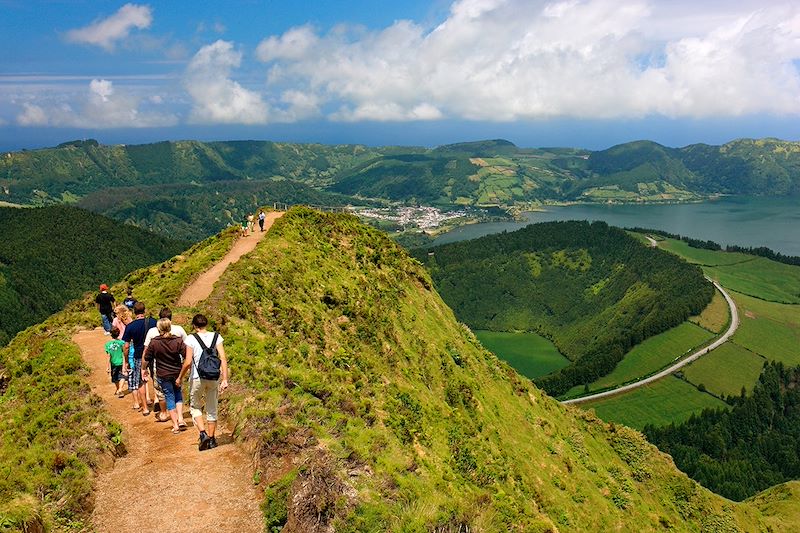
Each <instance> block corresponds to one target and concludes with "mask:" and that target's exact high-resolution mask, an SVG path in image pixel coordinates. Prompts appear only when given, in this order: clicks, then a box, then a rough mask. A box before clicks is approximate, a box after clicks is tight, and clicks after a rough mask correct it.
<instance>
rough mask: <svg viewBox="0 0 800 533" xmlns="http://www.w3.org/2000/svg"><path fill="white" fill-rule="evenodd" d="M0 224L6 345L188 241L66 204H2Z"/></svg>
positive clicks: (1, 328) (1, 326)
mask: <svg viewBox="0 0 800 533" xmlns="http://www.w3.org/2000/svg"><path fill="white" fill-rule="evenodd" d="M0 228H3V238H2V239H0V346H1V345H3V344H5V343H7V342H8V340H9V339H10V338H11V337H12V336H13V335H14V334H16V333H17V332H18V331H20V330H22V329H23V328H26V327H27V326H30V325H31V324H35V323H36V322H39V321H41V320H43V319H44V318H45V317H47V316H48V315H50V314H51V313H54V312H55V311H58V310H59V309H61V308H62V307H63V306H64V304H65V303H66V302H67V301H69V300H70V299H72V298H75V297H77V296H79V295H80V294H82V293H83V292H84V291H87V290H92V289H96V288H97V285H98V284H99V283H108V284H111V283H112V282H114V281H116V280H119V279H120V278H121V277H122V276H124V275H125V274H126V273H128V272H130V271H131V270H134V269H136V268H139V267H141V266H143V265H149V264H152V263H155V262H157V261H163V260H164V259H166V258H167V257H170V256H172V255H175V254H177V253H178V252H180V251H181V250H183V249H184V248H186V242H185V241H177V240H172V239H167V238H164V237H161V236H157V235H154V234H152V233H149V232H147V231H144V230H141V229H139V228H134V227H131V226H125V225H123V224H120V223H118V222H115V221H113V220H110V219H108V218H106V217H103V216H100V215H96V214H94V213H91V212H89V211H85V210H83V209H77V208H74V207H66V206H51V207H44V208H34V209H14V208H7V207H6V208H3V207H0ZM123 296H124V294H120V293H118V294H117V297H118V299H120V300H121V299H122V297H123Z"/></svg>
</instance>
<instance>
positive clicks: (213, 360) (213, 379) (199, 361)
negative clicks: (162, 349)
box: [176, 314, 228, 451]
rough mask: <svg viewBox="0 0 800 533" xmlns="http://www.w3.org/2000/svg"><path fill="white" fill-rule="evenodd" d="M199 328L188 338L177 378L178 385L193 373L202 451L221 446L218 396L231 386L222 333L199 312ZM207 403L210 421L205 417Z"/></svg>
mask: <svg viewBox="0 0 800 533" xmlns="http://www.w3.org/2000/svg"><path fill="white" fill-rule="evenodd" d="M192 326H193V327H194V330H195V332H194V333H193V334H192V335H189V337H188V338H187V339H186V359H185V360H184V361H183V368H181V373H180V375H179V376H178V379H177V381H176V383H177V385H178V387H180V385H181V383H183V378H184V376H186V375H187V374H189V373H190V372H191V374H190V376H191V377H190V378H189V379H190V384H191V385H190V391H191V392H190V398H191V399H190V404H189V405H190V407H191V412H192V419H194V425H195V427H196V428H197V429H198V430H199V431H200V442H199V445H198V448H199V449H200V451H203V450H209V449H211V448H216V447H217V439H216V436H215V434H216V430H217V398H218V394H219V393H220V392H222V391H224V390H225V389H227V388H228V361H227V359H226V358H225V349H224V348H223V347H222V337H221V336H220V334H219V333H216V332H213V331H208V330H207V329H206V327H207V326H208V319H207V318H206V317H205V315H201V314H197V315H194V318H192ZM203 404H205V411H206V421H205V422H204V421H203Z"/></svg>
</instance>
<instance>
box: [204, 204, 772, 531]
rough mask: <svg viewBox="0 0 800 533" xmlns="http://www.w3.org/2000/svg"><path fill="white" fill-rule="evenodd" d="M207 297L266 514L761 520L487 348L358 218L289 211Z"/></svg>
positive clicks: (504, 520)
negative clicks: (559, 398)
mask: <svg viewBox="0 0 800 533" xmlns="http://www.w3.org/2000/svg"><path fill="white" fill-rule="evenodd" d="M211 298H212V302H211V303H210V304H209V309H210V310H211V313H212V316H213V318H214V320H215V322H216V325H217V327H219V328H220V329H222V331H223V335H224V336H225V338H226V343H227V345H228V352H229V354H230V360H231V367H232V369H233V381H234V382H235V383H236V384H237V387H236V389H235V390H234V392H233V393H232V394H231V395H229V396H228V400H227V412H228V414H229V416H231V418H232V419H233V421H234V423H235V424H236V428H237V435H238V436H239V438H241V439H243V440H244V441H246V442H248V443H249V444H250V445H251V446H253V447H254V453H255V456H256V457H257V458H258V460H259V472H258V473H257V475H256V478H257V479H259V480H261V483H263V484H264V488H265V495H266V500H265V504H264V509H265V520H266V522H267V526H268V529H270V530H278V529H279V528H280V527H282V526H283V525H284V524H286V525H288V526H290V528H292V529H293V530H302V529H303V527H306V528H311V529H313V528H314V527H322V526H325V525H332V526H333V527H334V528H335V529H336V530H337V531H387V530H388V531H432V530H437V531H458V530H462V531H463V530H465V529H464V528H465V527H466V526H469V527H470V528H471V530H474V531H600V530H604V529H608V528H613V529H617V530H632V529H636V530H637V531H660V530H663V529H664V528H672V530H676V531H739V530H749V531H758V530H763V529H765V523H764V522H763V521H762V518H761V516H760V514H759V511H757V510H756V509H755V508H754V507H751V506H747V505H735V504H732V503H731V502H728V501H726V500H723V499H721V498H718V497H716V496H714V495H712V494H711V493H709V492H707V491H705V490H704V489H701V488H700V487H699V486H698V485H696V484H695V483H694V482H691V481H689V480H688V479H687V478H686V477H685V476H684V475H683V474H681V473H679V472H678V471H677V470H675V468H674V467H673V465H672V463H671V461H670V460H669V458H668V457H666V456H664V455H662V454H660V453H659V452H658V451H657V450H656V449H655V448H654V447H652V446H650V445H649V444H647V443H646V441H645V440H644V439H643V438H642V436H641V435H640V434H639V433H637V432H635V431H632V430H629V429H627V428H622V427H610V426H608V425H606V424H605V423H603V422H601V421H600V420H598V419H596V418H595V417H594V416H593V415H591V414H589V413H585V412H582V411H579V410H577V409H573V408H565V407H562V406H561V405H559V404H558V403H557V402H555V401H554V400H552V399H550V398H548V397H547V396H545V395H544V394H542V393H541V392H540V391H539V390H537V389H536V388H535V387H533V385H532V384H531V383H530V382H529V381H528V380H526V379H524V378H521V377H520V376H519V375H518V374H516V372H514V371H513V370H511V368H510V367H509V366H507V365H506V364H504V363H502V362H500V361H499V360H498V359H497V358H496V357H494V356H493V355H491V354H490V353H489V352H487V351H486V350H484V349H482V348H481V346H480V344H479V343H478V342H476V339H475V338H474V336H473V335H472V334H471V333H470V332H469V331H468V330H467V329H466V328H464V327H463V326H461V325H459V324H458V323H457V322H456V321H455V320H454V318H453V315H452V312H451V311H450V309H448V308H447V307H446V306H445V305H444V303H443V302H442V300H441V299H440V297H439V296H438V295H437V294H436V293H435V292H434V291H433V289H432V285H431V281H430V278H429V276H428V274H427V273H426V272H425V270H424V269H423V268H422V267H421V265H419V264H418V263H416V262H414V261H412V260H410V259H409V258H408V257H407V256H406V255H405V253H404V252H403V251H402V250H401V249H400V248H399V247H398V246H396V245H395V244H394V243H392V242H391V241H390V240H389V239H388V238H387V237H386V236H385V235H383V234H381V233H379V232H377V231H375V230H371V229H369V228H366V227H365V226H363V225H361V224H360V223H359V222H358V221H357V220H356V219H355V218H353V217H349V216H344V215H324V214H320V213H317V212H313V211H310V210H304V209H297V210H292V211H291V212H289V213H288V214H287V215H285V216H284V217H283V218H282V219H280V220H278V221H277V222H276V223H275V225H274V226H273V229H272V231H271V232H270V234H269V235H268V236H267V237H266V238H265V240H264V241H263V242H262V243H261V244H260V245H259V247H258V248H257V249H256V250H255V252H254V253H252V254H250V255H248V256H247V257H245V258H243V260H241V261H240V262H239V263H237V264H236V265H234V266H233V267H232V268H231V269H229V270H228V272H226V274H225V275H224V277H223V278H222V280H221V283H220V284H218V285H217V288H216V290H215V293H214V294H212V297H211ZM315 524H316V525H315Z"/></svg>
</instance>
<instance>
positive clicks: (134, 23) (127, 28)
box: [66, 4, 153, 51]
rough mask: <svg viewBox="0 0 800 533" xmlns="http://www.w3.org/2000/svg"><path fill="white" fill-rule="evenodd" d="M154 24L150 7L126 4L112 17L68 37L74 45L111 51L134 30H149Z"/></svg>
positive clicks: (74, 32)
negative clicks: (92, 46)
mask: <svg viewBox="0 0 800 533" xmlns="http://www.w3.org/2000/svg"><path fill="white" fill-rule="evenodd" d="M152 22H153V14H152V11H151V9H150V6H146V5H137V4H125V5H124V6H122V7H121V8H119V10H118V11H117V12H116V13H114V14H113V15H111V16H110V17H107V18H104V19H98V20H95V21H94V22H93V23H91V24H89V25H88V26H84V27H83V28H77V29H74V30H70V31H68V32H67V35H66V37H67V40H68V41H71V42H73V43H83V44H91V45H95V46H99V47H101V48H104V49H105V50H108V51H111V50H113V49H114V46H115V44H116V43H117V41H119V40H121V39H124V38H126V37H127V36H128V35H129V34H130V32H131V30H132V29H134V28H137V29H140V30H143V29H146V28H149V27H150V24H152Z"/></svg>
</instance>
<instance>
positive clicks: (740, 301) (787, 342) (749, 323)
mask: <svg viewBox="0 0 800 533" xmlns="http://www.w3.org/2000/svg"><path fill="white" fill-rule="evenodd" d="M798 270H800V269H798ZM732 296H733V299H734V301H735V302H736V305H737V307H739V316H740V317H741V318H740V325H739V329H738V330H737V331H736V334H735V335H734V336H733V342H735V343H736V344H738V345H740V346H742V347H744V348H747V349H748V350H751V351H753V352H755V353H757V354H759V355H762V356H764V357H765V358H767V359H769V360H771V361H781V362H783V363H785V364H788V365H800V306H799V305H787V304H778V303H774V302H765V301H763V300H759V299H758V298H752V297H750V296H746V295H744V294H737V293H733V294H732Z"/></svg>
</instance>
